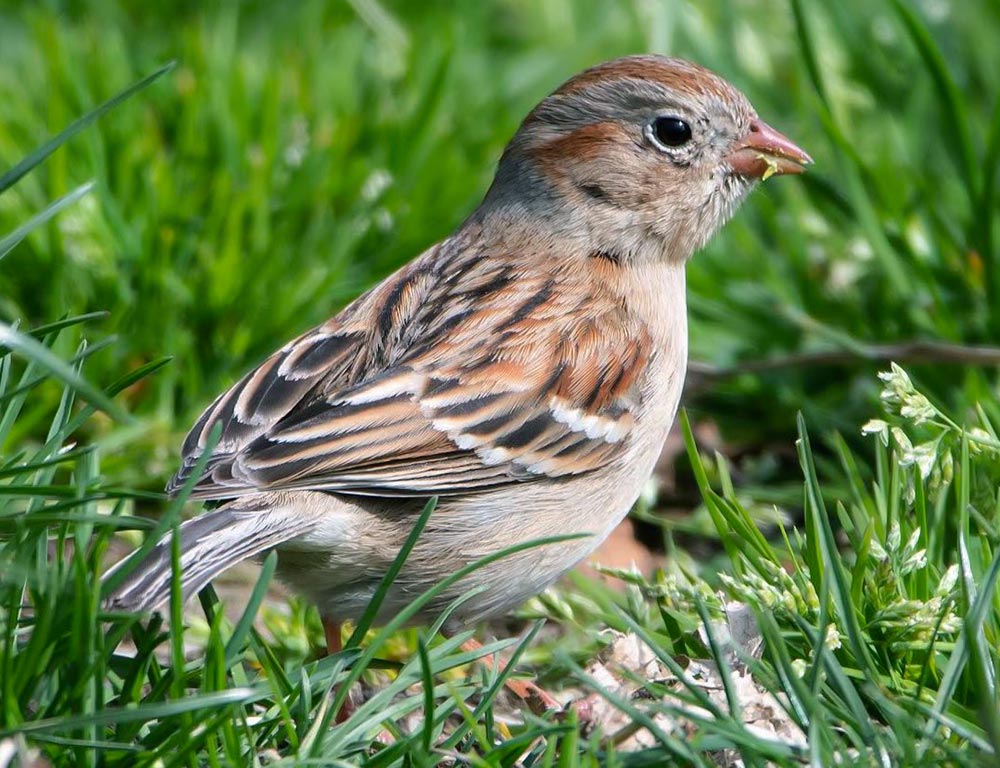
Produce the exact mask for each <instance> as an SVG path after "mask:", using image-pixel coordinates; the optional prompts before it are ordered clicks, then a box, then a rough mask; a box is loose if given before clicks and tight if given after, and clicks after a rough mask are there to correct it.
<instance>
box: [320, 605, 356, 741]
mask: <svg viewBox="0 0 1000 768" xmlns="http://www.w3.org/2000/svg"><path fill="white" fill-rule="evenodd" d="M323 634H324V635H326V652H327V654H329V655H331V656H332V655H333V654H335V653H340V652H341V651H342V650H343V649H344V641H343V638H342V636H341V634H340V622H339V621H333V620H332V619H328V618H326V617H325V616H324V617H323ZM352 714H354V702H353V701H352V700H351V695H350V694H348V695H347V698H346V699H344V703H343V705H342V706H341V707H340V710H339V711H338V712H337V717H336V722H337V724H338V725H339V724H340V723H344V722H347V719H348V718H349V717H350V716H351V715H352Z"/></svg>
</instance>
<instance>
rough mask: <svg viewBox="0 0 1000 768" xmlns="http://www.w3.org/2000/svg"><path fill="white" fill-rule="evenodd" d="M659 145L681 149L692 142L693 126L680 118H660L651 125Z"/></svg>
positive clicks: (651, 130)
mask: <svg viewBox="0 0 1000 768" xmlns="http://www.w3.org/2000/svg"><path fill="white" fill-rule="evenodd" d="M650 132H651V133H652V135H653V138H654V139H655V140H656V143H657V144H660V145H661V146H664V147H680V146H683V145H684V144H687V143H688V142H689V141H691V126H690V125H688V124H687V123H686V122H685V121H683V120H681V119H680V118H679V117H658V118H656V119H655V120H654V121H653V122H652V124H651V125H650Z"/></svg>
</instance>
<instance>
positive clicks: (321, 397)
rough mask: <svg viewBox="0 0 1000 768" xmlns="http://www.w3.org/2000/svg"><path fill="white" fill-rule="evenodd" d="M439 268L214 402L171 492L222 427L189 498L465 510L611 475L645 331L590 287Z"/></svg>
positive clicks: (344, 318)
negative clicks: (466, 504) (541, 486)
mask: <svg viewBox="0 0 1000 768" xmlns="http://www.w3.org/2000/svg"><path fill="white" fill-rule="evenodd" d="M441 247H442V248H446V247H447V244H446V246H441ZM454 247H460V244H458V245H456V246H454ZM434 254H435V251H432V252H431V253H430V255H425V257H422V258H421V259H419V260H417V261H416V262H414V263H412V264H411V265H409V266H408V267H406V268H404V270H402V271H401V272H400V273H398V274H397V275H395V276H394V277H392V278H389V279H388V280H387V281H385V282H384V283H383V284H381V285H380V286H378V287H377V288H376V289H374V290H373V291H371V292H370V293H369V294H366V296H364V297H362V298H361V299H359V300H358V301H357V302H355V303H354V304H352V305H351V306H350V307H348V308H347V309H346V310H345V311H344V312H342V313H341V314H340V315H338V316H337V317H336V318H334V319H333V320H331V321H329V322H328V323H326V324H324V325H323V326H321V327H320V328H317V329H316V330H314V331H312V332H310V333H307V334H305V335H304V336H302V337H300V338H299V339H297V340H295V341H294V342H292V343H290V344H288V345H286V346H285V347H284V348H282V349H281V350H279V351H278V352H276V353H275V354H274V355H272V356H271V357H270V358H268V359H267V360H265V361H264V363H263V364H261V365H260V366H259V367H258V368H257V369H255V370H254V371H251V372H250V373H249V374H247V376H245V377H244V378H243V379H242V380H241V381H239V382H238V383H237V384H236V385H234V386H233V387H232V388H231V389H230V390H229V391H228V392H226V393H225V394H223V395H222V396H221V397H219V398H218V399H217V400H216V401H215V403H213V404H212V405H211V406H210V407H209V408H208V409H207V410H206V411H205V413H204V414H203V415H202V417H201V419H199V421H198V422H197V424H196V425H195V427H194V428H193V429H192V431H191V434H190V435H189V436H188V439H187V441H186V442H185V446H184V464H183V466H182V468H181V470H180V471H179V472H178V474H177V476H176V477H175V478H174V480H173V481H172V483H171V485H170V490H172V491H176V490H177V489H178V488H179V487H180V486H181V485H182V484H183V483H184V482H185V480H187V479H188V476H189V474H190V473H191V470H192V468H193V466H194V464H195V462H196V461H197V458H198V456H199V454H200V453H201V452H202V451H203V450H204V449H205V445H206V441H207V439H208V436H209V434H210V433H211V431H212V429H213V427H215V425H217V424H219V425H221V431H222V437H221V439H220V440H219V442H218V444H217V445H216V446H215V448H214V451H213V455H212V457H211V458H210V460H209V462H208V467H207V469H206V471H205V473H203V475H202V476H201V477H199V478H197V480H196V481H195V485H194V494H193V495H194V497H195V498H205V499H224V498H231V497H234V496H239V495H242V494H245V493H252V492H257V491H260V490H280V489H314V490H324V491H330V492H337V493H346V494H360V495H376V496H429V495H455V494H469V493H476V492H482V491H487V490H490V489H493V488H496V487H498V486H501V485H505V484H510V483H520V482H530V481H531V480H533V479H537V478H540V477H559V476H563V475H572V474H580V473H583V472H589V471H592V470H594V469H596V468H598V467H601V466H604V465H605V464H607V463H608V462H609V461H612V460H613V459H614V457H615V455H617V454H618V453H620V451H621V450H622V443H623V441H626V440H627V439H628V438H629V436H630V434H631V433H632V430H633V429H634V425H635V416H636V411H637V409H638V408H639V407H640V406H641V401H642V396H643V393H642V388H641V387H640V386H639V383H640V381H641V373H642V371H643V369H644V367H645V366H646V365H647V364H648V361H649V358H650V356H651V355H652V354H653V351H652V343H651V341H650V336H649V333H648V332H647V330H646V328H645V327H644V326H643V325H641V324H639V323H637V322H635V321H634V319H632V317H631V315H630V314H629V313H627V312H626V311H625V310H624V308H623V306H622V302H621V301H620V299H616V298H612V297H609V296H608V295H605V294H603V293H602V292H601V290H600V286H599V285H594V284H593V281H591V282H589V283H588V282H586V277H587V276H586V274H584V275H582V276H581V277H579V278H578V279H580V280H583V281H584V285H583V286H581V287H579V289H577V290H561V289H560V285H561V284H560V283H559V282H558V281H557V280H555V279H554V278H553V276H552V275H551V274H549V273H545V272H544V271H543V270H540V269H534V270H532V269H531V268H529V267H528V266H521V267H520V268H518V269H515V268H514V267H513V266H512V265H511V264H509V263H506V264H503V265H496V266H494V265H492V264H491V263H490V262H489V260H486V259H480V258H472V257H470V256H468V255H466V256H465V257H464V258H458V257H455V256H454V255H451V256H450V257H448V258H445V257H444V256H442V255H441V254H438V257H437V258H434ZM442 265H443V266H442ZM445 268H446V269H447V274H442V273H441V270H442V269H445ZM435 269H437V272H435ZM566 279H570V278H568V277H567V276H565V275H564V276H563V281H565V280H566ZM574 297H575V298H574Z"/></svg>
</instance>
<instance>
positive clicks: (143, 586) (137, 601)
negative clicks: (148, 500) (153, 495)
mask: <svg viewBox="0 0 1000 768" xmlns="http://www.w3.org/2000/svg"><path fill="white" fill-rule="evenodd" d="M313 524H314V523H313V522H312V521H311V520H309V519H308V518H305V519H303V518H302V517H298V519H296V517H295V516H293V515H282V514H274V513H272V512H270V511H268V510H259V509H257V510H246V509H237V508H233V507H232V506H228V505H227V506H225V507H221V508H219V509H216V510H214V511H212V512H208V513H205V514H202V515H200V516H198V517H196V518H194V519H192V520H188V521H187V522H185V523H183V524H182V525H181V526H180V529H179V534H180V537H181V544H180V550H181V552H180V566H181V594H182V595H183V598H184V599H185V600H187V599H188V598H189V597H190V596H191V595H193V594H195V593H196V592H198V590H200V589H201V588H202V587H204V586H205V585H206V584H208V582H210V581H211V580H212V579H214V578H215V577H216V576H217V575H219V574H220V573H221V572H222V571H224V570H226V569H227V568H229V567H230V566H232V565H235V564H236V563H238V562H240V561H241V560H246V559H247V558H249V557H253V556H254V555H257V554H260V553H261V552H263V551H265V550H268V549H271V548H272V547H275V546H277V545H279V544H281V543H283V542H285V541H288V540H289V539H293V538H295V537H296V536H299V535H301V534H303V533H305V532H306V531H308V530H309V529H310V528H311V527H312V526H313ZM171 544H172V536H169V535H168V536H165V537H164V538H163V539H162V540H160V541H159V542H158V543H157V544H156V546H155V547H153V549H152V550H151V551H150V553H149V555H148V556H147V557H146V558H145V559H144V560H143V561H142V562H141V563H140V564H139V566H138V567H137V568H136V569H135V570H133V571H132V573H130V574H129V575H128V577H127V578H126V579H125V581H123V582H122V583H121V584H120V585H119V586H118V587H116V588H115V590H114V591H113V592H112V593H111V594H110V595H108V596H107V598H106V599H105V607H106V608H107V609H109V610H113V611H127V612H145V611H152V610H154V609H156V608H158V607H159V606H160V605H162V604H163V603H165V602H166V601H167V599H168V598H169V597H170V585H171V582H172V577H173V568H172V565H171V564H172V557H171V548H172V547H171ZM118 567H120V564H119V566H115V568H113V569H112V570H111V571H109V572H108V573H107V574H105V576H104V578H105V579H107V578H108V576H110V575H111V574H112V573H114V572H115V571H116V570H117V569H118Z"/></svg>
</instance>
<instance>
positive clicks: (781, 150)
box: [726, 118, 812, 181]
mask: <svg viewBox="0 0 1000 768" xmlns="http://www.w3.org/2000/svg"><path fill="white" fill-rule="evenodd" d="M726 162H728V163H729V167H730V168H732V169H733V172H734V173H738V174H739V175H740V176H747V177H749V178H753V179H760V180H761V181H764V180H766V179H768V178H770V177H771V176H777V175H780V174H784V173H802V172H803V171H804V170H805V166H807V165H808V164H809V163H811V162H812V158H811V157H809V155H807V154H806V153H805V152H803V151H802V150H801V149H800V148H799V147H798V146H797V145H796V144H795V143H794V142H793V141H792V140H791V139H789V138H788V137H787V136H785V135H784V134H782V133H779V132H778V131H776V130H774V128H772V127H771V126H769V125H768V124H767V123H765V122H764V121H763V120H760V119H756V118H755V119H754V120H753V122H751V123H750V131H749V133H747V135H746V136H744V137H743V138H742V139H740V140H739V141H738V142H737V143H736V145H735V146H734V147H733V149H732V150H731V151H730V153H729V154H728V155H726Z"/></svg>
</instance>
